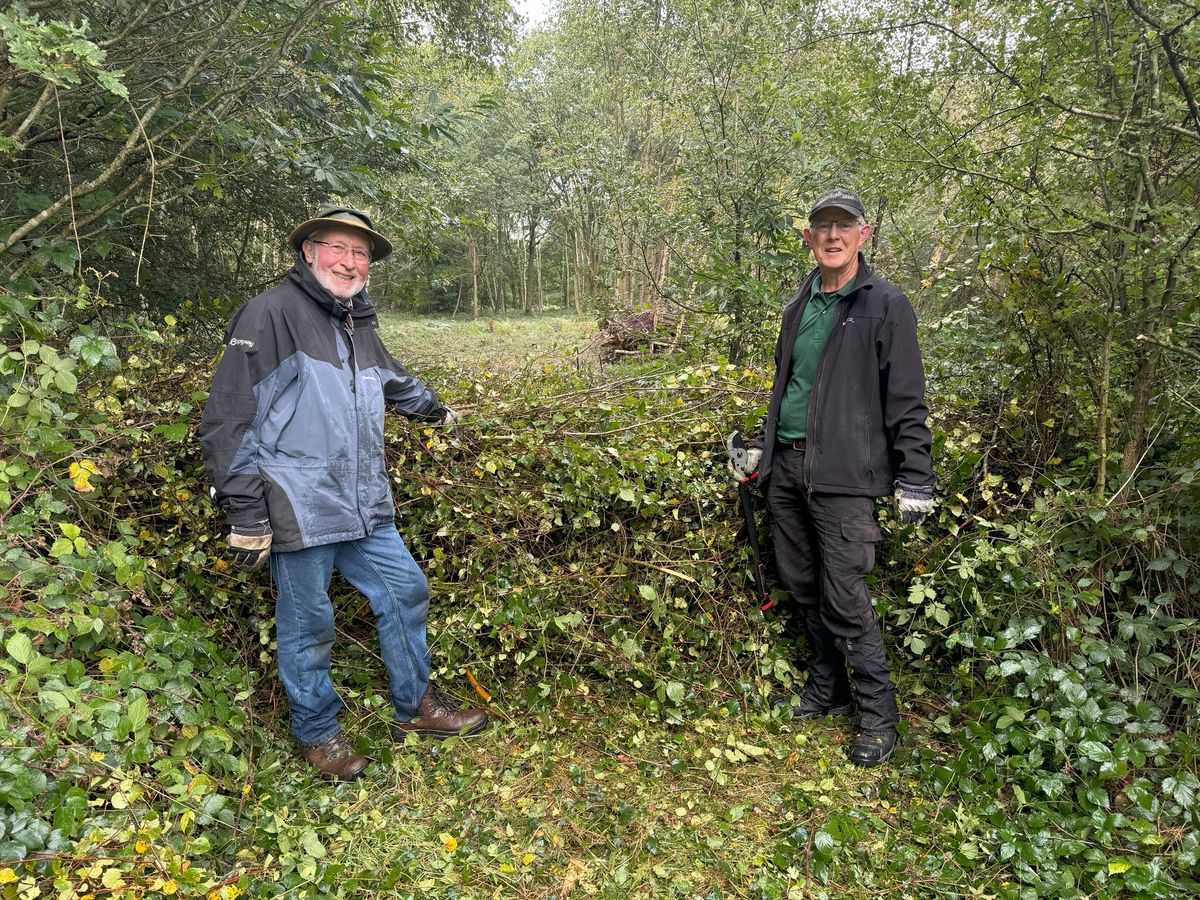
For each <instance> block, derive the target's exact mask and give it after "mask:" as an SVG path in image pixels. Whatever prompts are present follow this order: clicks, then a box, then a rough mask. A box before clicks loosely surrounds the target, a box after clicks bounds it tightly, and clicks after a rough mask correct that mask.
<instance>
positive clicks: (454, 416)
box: [438, 406, 462, 425]
mask: <svg viewBox="0 0 1200 900" xmlns="http://www.w3.org/2000/svg"><path fill="white" fill-rule="evenodd" d="M461 421H462V416H461V415H459V414H458V413H456V412H455V411H454V410H452V409H451V408H450V407H448V406H443V407H442V418H441V419H439V420H438V424H439V425H457V424H458V423H459V422H461Z"/></svg>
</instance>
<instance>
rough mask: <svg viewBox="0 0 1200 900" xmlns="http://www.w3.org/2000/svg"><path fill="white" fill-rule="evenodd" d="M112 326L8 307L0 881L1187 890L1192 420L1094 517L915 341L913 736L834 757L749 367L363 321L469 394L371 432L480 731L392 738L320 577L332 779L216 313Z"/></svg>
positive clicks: (946, 333)
mask: <svg viewBox="0 0 1200 900" xmlns="http://www.w3.org/2000/svg"><path fill="white" fill-rule="evenodd" d="M106 312H107V310H106V309H105V307H104V304H103V303H101V302H100V301H98V300H97V299H96V298H94V297H92V296H90V295H88V294H87V293H81V294H79V295H78V296H75V297H64V298H58V299H57V300H53V301H48V300H46V299H44V298H39V299H36V300H35V299H33V298H28V297H23V296H19V295H10V294H5V295H0V333H2V334H3V337H4V343H5V350H4V356H3V358H2V360H0V402H2V403H3V410H2V412H0V433H2V434H3V440H4V454H3V460H2V461H0V510H3V513H2V515H3V518H4V534H5V546H4V548H3V553H2V556H0V581H2V582H3V584H4V585H5V604H4V609H3V613H2V618H0V628H2V632H3V633H2V637H0V644H2V647H3V652H2V653H0V673H2V677H3V690H2V694H0V716H2V717H3V721H2V722H0V725H2V728H3V734H4V735H5V738H4V746H3V749H2V750H0V897H7V898H15V897H22V898H32V897H58V898H64V900H66V898H82V897H85V896H89V895H90V896H93V897H109V896H115V897H141V896H158V895H165V896H172V895H174V896H207V897H219V898H229V897H234V896H238V895H243V894H244V895H248V896H272V895H287V896H343V897H371V896H377V895H378V893H379V892H380V891H384V890H386V891H388V892H390V893H394V894H396V895H399V896H407V895H411V896H439V897H440V896H461V897H475V896H480V897H482V896H509V895H512V896H566V895H585V894H586V895H599V896H609V897H625V896H629V895H644V896H656V897H657V896H688V897H690V896H714V897H715V896H751V897H783V896H799V897H810V896H813V897H815V896H835V895H838V894H840V893H843V892H845V891H846V890H851V891H855V892H864V893H872V894H875V893H884V894H887V893H892V894H895V895H897V896H961V895H968V894H971V895H980V896H998V897H1039V896H1045V897H1061V896H1067V895H1074V894H1085V895H1090V896H1102V897H1117V896H1147V897H1149V896H1187V895H1192V894H1195V893H1196V892H1197V891H1200V882H1198V881H1197V879H1196V875H1195V872H1196V867H1197V863H1198V862H1200V848H1198V841H1200V821H1198V819H1197V816H1198V813H1197V805H1196V802H1195V795H1196V790H1197V787H1198V786H1200V783H1198V781H1197V767H1198V763H1197V758H1196V750H1197V740H1196V728H1195V725H1196V703H1197V697H1198V694H1197V684H1198V681H1200V679H1198V677H1197V672H1198V671H1200V657H1198V655H1197V643H1196V642H1197V638H1196V634H1197V632H1196V628H1195V617H1196V614H1197V608H1196V601H1195V596H1196V590H1195V584H1196V578H1197V576H1196V569H1195V566H1194V564H1193V563H1192V562H1191V561H1190V560H1189V555H1194V554H1189V552H1188V551H1187V548H1188V547H1189V546H1191V547H1193V548H1194V547H1195V538H1196V531H1197V523H1198V521H1200V519H1198V512H1200V502H1198V500H1200V494H1198V492H1197V488H1196V486H1195V482H1194V478H1195V476H1196V471H1197V468H1198V465H1200V464H1198V462H1197V460H1198V458H1200V454H1198V453H1197V446H1196V438H1195V437H1194V436H1190V437H1183V438H1180V441H1179V445H1178V446H1177V447H1175V448H1174V450H1173V452H1172V453H1171V454H1169V457H1168V458H1169V462H1166V463H1163V464H1161V465H1157V466H1154V467H1149V468H1145V469H1142V470H1140V471H1139V472H1138V473H1137V474H1136V476H1135V477H1134V478H1133V479H1132V480H1130V481H1129V482H1128V483H1127V484H1125V485H1120V484H1119V483H1118V484H1117V485H1116V487H1119V490H1116V489H1114V491H1112V492H1110V493H1108V494H1107V495H1106V496H1107V498H1108V499H1107V500H1105V501H1096V500H1094V499H1093V496H1094V493H1093V491H1092V490H1091V485H1090V481H1089V479H1090V477H1091V473H1092V472H1093V471H1094V462H1095V461H1094V458H1089V456H1088V455H1087V452H1086V451H1085V450H1082V449H1079V448H1080V447H1082V446H1084V444H1085V442H1083V441H1082V440H1078V435H1073V434H1072V432H1071V430H1070V427H1069V426H1064V427H1061V428H1060V429H1059V431H1058V437H1057V443H1056V444H1055V445H1054V448H1053V452H1052V453H1048V454H1046V455H1044V456H1043V457H1041V458H1035V457H1034V456H1033V455H1032V454H1031V453H1030V452H1029V447H1030V441H1029V439H1028V437H1027V434H1028V431H1026V429H1027V428H1028V427H1029V424H1030V423H1029V418H1028V414H1027V413H1026V412H1024V411H1023V409H1022V407H1021V404H1020V403H1019V402H1016V401H1017V400H1018V399H1019V397H1018V395H1017V393H1016V391H1015V388H1014V387H1013V382H1012V381H1010V380H1006V373H1005V372H1004V371H997V372H996V373H995V375H996V380H995V382H994V383H993V384H991V385H988V386H985V387H981V386H980V384H979V382H978V380H971V379H969V378H967V377H965V376H964V375H963V374H962V371H963V370H962V367H961V366H958V365H957V364H956V363H955V361H956V360H962V359H967V358H969V357H970V355H971V354H973V353H976V352H978V349H979V347H980V346H981V345H982V343H983V341H984V338H983V337H981V336H980V334H978V333H974V332H972V330H971V329H972V326H971V325H970V324H969V323H966V322H964V321H960V320H957V319H949V320H947V321H945V322H943V323H938V324H936V325H935V326H934V327H933V328H932V329H931V336H930V337H931V342H932V345H933V347H932V352H931V353H930V354H929V355H930V358H931V359H932V360H933V361H934V362H933V363H932V371H931V373H930V374H931V384H932V385H933V386H934V388H935V390H934V391H933V392H932V399H933V401H934V405H935V422H934V426H935V431H936V455H937V458H938V460H939V465H940V471H939V477H940V479H941V482H940V483H941V488H940V492H941V496H942V497H943V498H944V502H943V503H942V505H941V506H940V509H939V513H938V517H937V520H936V521H935V522H934V523H932V524H931V525H929V526H927V527H925V528H923V529H920V530H915V531H914V530H912V529H908V530H903V529H900V528H899V527H898V526H897V525H896V524H895V522H894V520H893V519H891V518H890V516H889V514H888V512H887V511H886V510H885V511H884V512H883V518H884V524H885V530H886V532H887V539H886V540H887V544H886V547H884V548H883V549H882V552H881V554H880V558H881V559H882V560H886V563H885V564H883V565H881V567H880V569H879V570H878V572H877V580H876V584H875V590H876V593H877V596H878V598H879V604H880V608H881V611H882V613H883V615H884V616H885V619H886V621H887V623H888V624H887V632H888V638H889V644H890V647H891V649H892V650H893V652H894V654H895V656H896V662H897V666H896V669H897V671H898V672H899V673H900V686H901V694H902V698H903V701H904V715H905V723H904V734H903V737H902V739H903V743H902V750H901V752H900V753H899V754H898V755H897V757H896V760H895V763H894V765H891V766H889V767H885V770H884V771H882V772H873V773H864V772H862V771H861V770H856V769H853V768H852V767H851V766H849V765H848V764H847V763H846V761H845V759H844V756H843V755H842V748H843V746H844V744H845V743H846V741H847V739H848V724H847V723H845V722H834V723H832V724H828V725H818V726H812V725H805V726H799V725H796V724H793V723H791V722H789V721H787V720H786V718H785V717H783V716H781V714H780V713H779V712H777V711H774V710H773V709H772V706H771V703H770V700H769V698H771V697H772V696H778V695H786V694H787V693H789V692H790V691H791V690H792V689H793V688H794V687H795V686H796V684H797V679H798V677H800V676H799V672H798V666H797V665H794V662H795V654H794V652H793V644H792V640H793V639H792V637H791V635H792V634H793V632H794V630H795V629H794V627H793V626H794V623H792V622H791V621H790V620H789V618H788V610H787V606H786V603H784V604H781V609H780V611H779V612H778V614H770V615H768V617H767V618H764V617H763V616H762V615H761V614H760V613H759V611H758V609H757V606H756V604H754V602H753V601H752V598H751V593H750V591H749V585H748V583H747V581H746V578H745V571H746V553H745V550H744V549H743V544H742V543H741V542H740V541H739V539H738V536H737V531H738V527H739V524H738V516H737V510H736V506H735V503H734V498H733V495H732V493H731V490H730V488H729V487H728V485H727V484H726V483H725V478H724V470H723V459H722V453H723V451H722V446H721V445H722V438H723V435H724V434H726V433H727V432H728V431H729V430H731V429H732V428H735V427H737V428H743V429H750V428H752V427H753V425H754V423H755V422H756V421H757V419H758V417H759V416H760V415H761V413H762V409H763V404H764V400H765V395H766V388H767V384H766V381H765V378H766V377H767V376H766V375H765V374H764V371H763V370H761V369H757V368H754V367H749V368H743V367H740V366H739V367H734V366H731V365H728V364H726V363H724V362H722V361H715V362H714V361H710V360H714V359H717V357H716V356H715V355H714V354H711V353H709V354H707V355H704V356H702V355H701V354H702V353H703V350H702V348H699V347H698V348H696V349H695V351H694V353H695V355H694V356H692V357H682V356H675V357H670V358H662V359H655V360H649V361H641V362H636V363H629V364H625V365H623V366H619V367H605V368H598V367H596V366H595V365H594V364H591V363H582V362H580V361H579V360H577V359H574V358H573V357H572V355H571V354H572V351H573V349H574V345H577V344H579V343H582V342H583V341H582V340H581V332H580V331H579V330H577V329H575V330H573V326H571V325H570V324H569V321H570V320H543V319H533V320H529V321H528V322H526V323H525V324H522V325H517V324H513V323H508V322H501V323H500V329H499V331H500V332H501V334H499V335H491V336H489V338H488V341H489V342H491V341H493V340H495V341H501V340H507V341H508V342H509V343H508V344H507V345H506V346H508V347H509V348H510V352H509V353H508V355H507V358H502V355H501V354H497V355H495V356H491V357H488V358H482V357H480V358H478V359H474V360H472V361H471V362H467V363H463V362H459V363H457V364H455V363H452V362H451V361H450V359H449V358H444V357H439V355H438V354H439V351H437V350H436V349H433V348H432V347H431V342H430V341H429V340H428V339H427V336H428V334H429V329H428V327H427V325H426V324H425V323H423V322H421V321H401V322H394V323H391V325H390V327H391V329H392V335H391V337H392V340H393V342H394V343H398V344H400V345H401V346H406V347H407V349H408V351H409V352H407V353H406V352H401V353H400V354H399V355H400V356H401V357H402V358H404V359H406V360H413V361H414V366H415V367H417V368H418V370H419V371H420V373H421V374H422V376H423V377H425V378H427V379H428V380H429V381H430V382H431V383H433V384H435V385H437V386H438V387H439V389H441V390H443V391H444V393H445V394H446V395H447V396H448V397H451V398H454V400H455V403H456V406H460V407H462V408H464V409H465V410H466V411H467V412H468V415H467V418H466V421H465V422H464V424H462V425H461V426H458V427H456V428H454V429H449V430H444V429H430V428H418V427H414V426H409V425H407V424H405V423H396V424H395V425H394V426H393V431H392V437H393V447H394V451H393V452H394V456H393V459H392V464H393V473H394V488H395V492H396V496H397V503H398V507H399V515H400V520H401V524H402V531H403V533H404V534H405V535H406V537H407V539H408V541H409V543H410V546H411V548H412V549H413V552H414V554H415V555H416V556H417V557H418V558H419V559H420V560H421V561H422V562H423V565H424V566H425V567H426V570H427V571H428V573H429V575H430V579H431V583H432V586H433V592H434V598H435V600H434V608H433V612H432V618H431V636H432V637H433V643H434V654H435V659H434V668H435V675H436V677H437V678H438V679H439V680H440V681H442V682H443V683H445V684H447V685H449V686H450V687H451V688H452V689H454V690H456V691H458V692H460V693H464V694H465V693H472V694H474V693H475V692H478V693H479V694H486V695H488V696H490V697H491V703H490V706H491V710H492V712H493V715H494V718H495V720H496V725H495V727H494V728H493V729H492V730H491V731H490V732H489V733H488V734H487V735H486V736H484V737H481V738H479V739H477V740H475V741H473V742H469V743H464V742H461V741H457V740H454V741H450V742H447V743H445V744H441V745H431V744H422V743H419V742H418V741H416V739H409V743H406V744H404V745H403V746H391V745H389V744H388V743H387V740H386V735H387V728H386V722H387V718H388V715H389V713H388V710H387V702H386V693H385V690H384V685H383V680H382V668H381V666H380V664H379V661H378V658H377V655H376V653H375V650H374V648H373V646H372V630H371V627H370V622H369V615H368V610H367V608H366V606H365V601H362V600H361V599H360V598H358V597H357V596H356V595H354V594H353V593H351V592H346V593H345V594H344V595H343V596H341V597H340V615H339V627H340V629H341V633H340V640H339V645H338V646H339V649H338V652H337V654H336V656H335V665H336V666H337V667H338V669H339V671H338V674H337V681H338V683H339V684H342V685H345V686H346V687H347V691H346V699H347V701H348V711H347V713H346V723H345V724H346V728H347V730H348V731H350V732H351V733H352V734H353V735H354V736H355V739H356V740H357V741H358V743H359V746H360V748H361V749H362V750H363V751H365V752H370V753H371V754H372V755H373V756H374V757H375V758H376V762H375V764H374V765H373V766H372V768H371V770H370V774H369V775H368V777H367V779H366V780H365V781H364V782H360V783H359V784H355V785H343V786H336V787H335V786H331V785H328V784H325V783H322V782H320V781H317V780H314V778H313V777H312V775H311V774H310V773H309V771H308V770H307V769H306V768H305V767H304V766H303V764H301V763H298V762H297V760H296V758H295V754H294V750H293V747H292V746H291V745H290V743H289V740H290V739H289V738H288V736H287V728H286V715H285V710H284V708H283V698H282V692H281V690H280V688H279V685H278V683H277V681H276V676H275V674H274V669H273V650H272V647H271V642H272V629H271V620H270V611H271V606H270V598H269V588H268V585H267V584H266V581H265V579H264V578H262V577H260V576H257V575H255V576H249V575H246V574H244V573H241V572H238V571H232V570H230V568H229V567H228V566H227V564H226V562H225V561H224V558H223V554H222V550H223V540H222V535H221V523H220V522H219V521H218V520H217V518H216V516H215V514H214V511H213V510H212V509H211V507H210V505H209V503H208V502H207V500H206V487H205V484H204V481H203V477H202V471H201V468H200V465H199V457H198V451H197V447H196V444H195V441H194V439H193V437H192V434H193V429H194V426H195V424H196V422H197V420H198V416H199V411H200V408H201V406H202V403H203V399H204V391H205V389H206V387H207V381H208V378H209V372H210V371H211V362H212V349H213V348H214V347H215V344H216V341H215V336H214V335H211V334H210V333H209V330H206V329H205V327H204V326H203V325H202V320H201V319H200V318H199V317H196V318H185V317H189V316H190V315H191V311H188V310H185V311H183V312H181V313H180V314H179V315H180V317H181V320H182V321H177V320H176V319H174V318H168V319H166V320H165V321H154V322H149V321H140V322H132V321H128V322H123V323H120V324H115V323H113V322H112V321H110V320H109V319H108V317H107V316H106ZM81 322H90V324H89V325H82V324H79V323H81ZM494 324H495V323H493V327H494ZM447 328H448V329H449V331H447ZM447 328H442V330H441V331H439V338H438V340H437V342H436V344H437V346H438V347H442V348H446V349H447V350H448V349H449V348H453V347H455V346H463V345H470V344H471V342H472V341H476V340H477V339H478V337H479V335H480V333H481V332H480V331H478V330H476V327H475V326H471V325H457V324H451V325H449V326H447ZM505 332H507V334H505ZM456 336H457V337H459V338H461V340H458V341H456V340H455V337H456ZM513 347H520V348H521V352H520V353H518V352H516V351H515V350H512V349H511V348H513ZM547 347H548V348H549V349H546V348H547ZM540 350H544V351H545V352H539V351H540ZM527 355H528V358H526V356H527ZM702 360H703V361H702ZM1010 401H1014V402H1010ZM1039 446H1044V444H1041V445H1039Z"/></svg>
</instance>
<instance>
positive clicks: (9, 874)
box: [0, 868, 17, 884]
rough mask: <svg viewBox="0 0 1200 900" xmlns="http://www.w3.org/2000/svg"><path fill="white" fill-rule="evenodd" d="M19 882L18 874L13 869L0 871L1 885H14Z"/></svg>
mask: <svg viewBox="0 0 1200 900" xmlns="http://www.w3.org/2000/svg"><path fill="white" fill-rule="evenodd" d="M16 880H17V873H16V872H14V871H13V870H12V869H7V868H5V869H0V884H12V883H13V882H14V881H16Z"/></svg>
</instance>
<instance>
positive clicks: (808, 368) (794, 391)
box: [775, 276, 854, 444]
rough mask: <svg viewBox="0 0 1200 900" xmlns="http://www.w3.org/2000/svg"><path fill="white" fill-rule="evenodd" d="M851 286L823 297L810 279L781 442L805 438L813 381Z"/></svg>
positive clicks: (785, 394) (786, 395)
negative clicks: (840, 306) (839, 310)
mask: <svg viewBox="0 0 1200 900" xmlns="http://www.w3.org/2000/svg"><path fill="white" fill-rule="evenodd" d="M853 283H854V279H851V280H850V281H849V282H847V283H846V284H845V285H843V286H842V287H841V288H840V289H838V290H836V291H834V292H833V293H832V294H826V293H824V292H823V291H822V290H821V278H820V276H818V277H816V278H814V279H813V283H812V291H811V293H810V294H809V296H808V305H807V306H806V307H804V318H803V319H801V320H800V327H799V329H797V331H796V343H795V344H793V345H792V377H791V378H789V379H788V383H787V387H786V388H784V391H783V403H782V404H781V405H780V407H779V427H778V428H777V429H776V431H775V435H776V437H777V438H778V439H779V440H781V441H784V442H786V443H789V444H790V443H791V442H792V441H798V440H800V439H801V438H803V437H806V436H807V434H808V401H809V399H810V398H811V397H812V386H813V378H815V377H816V374H817V366H818V365H820V363H821V354H822V352H824V350H825V343H826V342H827V341H828V340H829V334H830V332H831V331H833V322H834V319H836V318H837V316H836V315H835V312H836V310H837V304H838V301H839V300H841V299H842V298H843V297H844V296H846V294H848V293H850V287H851V285H852V284H853Z"/></svg>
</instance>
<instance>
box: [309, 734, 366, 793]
mask: <svg viewBox="0 0 1200 900" xmlns="http://www.w3.org/2000/svg"><path fill="white" fill-rule="evenodd" d="M300 749H301V751H302V752H303V754H304V758H305V759H306V760H308V761H309V762H310V763H312V764H313V765H314V766H316V767H317V768H318V769H320V770H321V774H322V775H328V776H329V777H330V778H333V779H336V780H337V781H354V780H355V779H356V778H358V776H359V775H361V774H362V773H363V769H365V768H366V767H367V763H369V762H370V761H371V760H370V759H368V758H367V757H365V756H359V755H358V754H357V753H355V752H354V748H353V747H351V746H350V742H349V741H347V740H346V736H345V735H344V734H342V733H341V732H340V731H339V732H338V733H337V734H335V735H334V736H333V737H331V738H330V739H329V740H327V741H325V743H323V744H316V745H314V746H312V747H301V748H300Z"/></svg>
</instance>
